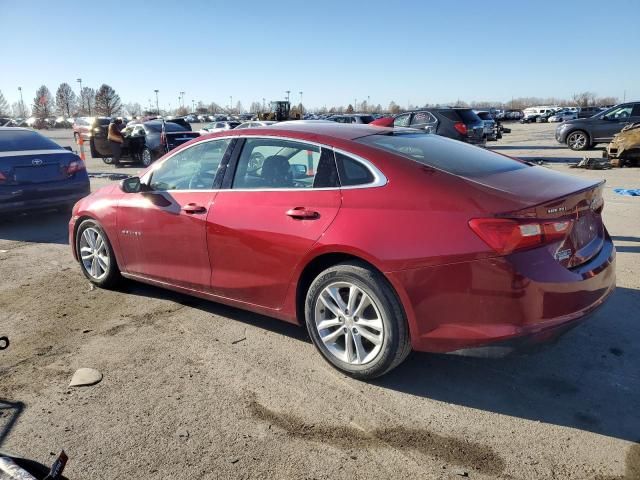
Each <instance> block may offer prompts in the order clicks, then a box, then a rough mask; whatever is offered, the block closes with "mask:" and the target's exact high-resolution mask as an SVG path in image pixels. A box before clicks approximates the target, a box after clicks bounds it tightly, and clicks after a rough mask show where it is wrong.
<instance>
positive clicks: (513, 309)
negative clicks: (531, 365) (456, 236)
mask: <svg viewBox="0 0 640 480" xmlns="http://www.w3.org/2000/svg"><path fill="white" fill-rule="evenodd" d="M542 255H543V253H541V252H540V251H538V250H535V249H534V250H530V251H526V252H521V253H518V254H513V255H511V256H509V257H498V258H491V259H485V260H476V261H473V262H464V263H459V264H451V265H444V266H438V267H429V268H422V269H415V270H407V271H403V272H393V273H392V274H390V275H391V276H392V278H391V280H392V282H393V283H394V284H396V285H397V283H396V282H399V283H400V288H398V287H396V288H398V290H400V291H401V292H402V293H401V297H402V300H403V303H404V304H405V310H406V311H407V316H408V318H409V326H410V330H411V343H412V347H413V349H414V350H418V351H426V352H442V353H445V352H457V353H461V352H460V351H463V352H462V353H469V352H464V351H465V350H468V349H477V348H478V347H490V346H493V347H494V348H493V349H494V350H495V349H496V348H497V349H498V350H505V349H508V350H513V349H515V348H523V347H527V346H531V345H537V344H540V343H544V342H548V341H551V340H553V339H554V338H556V337H557V336H559V335H561V334H562V333H564V332H565V331H567V330H569V329H570V328H572V327H573V326H575V325H577V324H578V323H579V322H581V321H583V320H584V319H586V318H587V316H588V315H589V314H591V313H593V312H594V311H595V310H596V309H598V308H599V307H600V306H602V305H603V304H604V302H605V301H606V299H607V298H608V297H609V295H610V294H611V293H612V292H613V291H614V289H615V248H614V246H613V242H612V241H611V239H610V238H609V237H608V236H607V238H606V240H605V242H604V245H603V248H602V249H601V250H600V252H599V253H598V255H596V256H595V257H594V258H592V259H591V260H590V261H588V262H587V263H585V264H583V265H581V266H580V267H578V268H577V269H573V270H569V269H567V268H565V267H563V266H562V265H560V264H559V263H557V262H549V261H547V260H546V259H544V258H543V257H542ZM490 350H491V349H490Z"/></svg>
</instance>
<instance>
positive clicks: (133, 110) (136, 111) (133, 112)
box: [122, 102, 142, 117]
mask: <svg viewBox="0 0 640 480" xmlns="http://www.w3.org/2000/svg"><path fill="white" fill-rule="evenodd" d="M122 110H123V111H124V113H125V114H126V115H127V116H131V117H138V116H140V115H142V106H141V105H140V104H139V103H138V102H133V103H125V104H124V105H122Z"/></svg>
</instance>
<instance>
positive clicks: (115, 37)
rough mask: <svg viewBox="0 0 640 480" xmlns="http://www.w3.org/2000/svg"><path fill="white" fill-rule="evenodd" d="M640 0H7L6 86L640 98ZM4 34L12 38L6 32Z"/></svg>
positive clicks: (255, 97)
mask: <svg viewBox="0 0 640 480" xmlns="http://www.w3.org/2000/svg"><path fill="white" fill-rule="evenodd" d="M148 5H152V8H150V7H149V6H148ZM639 20H640V1H638V0H619V1H618V0H606V1H603V0H598V1H591V0H583V1H573V0H567V1H561V0H555V1H546V0H537V1H533V0H532V1H520V0H510V1H508V2H506V1H502V0H490V1H481V0H473V1H467V0H454V1H446V0H440V1H428V0H422V1H413V0H403V1H401V2H400V1H372V0H370V1H358V0H341V1H335V0H320V1H304V0H303V1H300V0H297V1H288V0H287V1H278V0H261V1H253V0H235V1H230V0H224V1H195V0H191V1H189V2H181V1H176V0H172V1H164V0H154V1H153V2H146V1H138V2H136V1H131V0H129V1H125V2H119V1H117V0H109V1H104V2H94V1H90V2H77V1H65V0H56V1H51V0H50V1H33V0H30V1H20V2H17V1H15V0H0V32H1V33H2V35H1V37H2V40H1V41H0V62H1V65H2V66H1V67H0V72H1V73H0V91H2V92H3V94H4V96H5V97H6V98H7V100H8V101H9V102H14V101H16V100H17V99H18V91H17V87H18V86H22V88H23V93H24V96H25V102H28V103H31V102H32V99H33V97H34V95H35V90H36V88H37V87H38V86H40V85H41V84H43V83H44V84H46V85H47V86H48V87H49V89H50V90H51V91H52V93H55V89H56V88H57V87H58V85H59V84H60V83H61V82H68V83H69V84H71V85H72V87H73V88H74V89H77V86H78V84H77V83H76V79H77V78H78V77H81V78H82V80H83V85H84V86H92V87H94V88H96V87H98V86H99V85H100V84H102V83H108V84H110V85H111V86H112V87H114V88H115V89H116V91H117V92H118V93H119V94H120V96H121V98H122V100H123V101H124V102H133V101H137V102H139V103H141V104H142V105H143V106H144V105H146V104H148V100H149V99H154V100H153V101H154V102H155V94H154V93H153V90H154V89H159V90H160V94H159V96H160V104H161V108H166V107H168V105H169V103H171V106H172V107H174V108H175V106H176V104H177V101H178V95H179V92H180V91H185V92H187V93H186V95H185V97H186V100H187V101H188V102H190V100H192V99H193V100H195V101H196V102H197V101H198V100H202V101H204V102H206V103H208V102H211V101H215V102H217V103H219V104H221V105H227V104H228V103H229V97H230V96H233V103H234V104H235V103H236V102H237V101H238V100H240V101H241V102H242V103H243V105H244V107H245V108H246V107H248V106H249V104H250V103H251V102H252V101H260V102H261V101H262V98H263V97H264V98H266V99H267V101H269V100H276V99H281V98H283V97H284V96H285V93H284V91H285V90H291V92H292V94H291V99H292V100H293V101H295V102H297V101H298V100H299V94H298V92H299V91H303V92H304V93H303V100H304V104H305V105H306V106H308V107H319V106H323V105H326V106H327V107H330V106H332V105H346V104H348V103H352V102H353V101H354V99H356V98H357V99H358V102H360V101H361V100H363V99H366V97H367V96H369V97H370V99H371V102H373V103H375V104H377V103H380V104H382V105H383V106H386V105H388V104H389V102H390V101H391V100H394V101H395V102H396V103H399V104H401V105H406V104H407V103H408V102H410V103H412V104H418V105H422V104H424V103H427V102H430V103H438V102H450V101H455V100H457V99H461V100H466V101H470V100H497V101H508V100H510V99H511V97H512V96H513V97H520V96H538V97H548V96H555V97H570V96H571V95H572V94H573V93H576V92H581V91H593V92H595V93H597V94H598V95H599V96H616V97H619V98H620V99H621V100H622V97H623V94H624V92H625V91H626V98H627V100H630V99H632V100H634V99H635V100H638V99H640V47H639V45H640V22H639ZM8 39H10V40H8Z"/></svg>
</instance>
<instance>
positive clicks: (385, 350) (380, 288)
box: [305, 262, 411, 379]
mask: <svg viewBox="0 0 640 480" xmlns="http://www.w3.org/2000/svg"><path fill="white" fill-rule="evenodd" d="M305 320H306V324H307V330H308V331H309V335H310V337H311V340H312V341H313V343H314V345H315V346H316V348H317V349H318V350H319V351H320V353H321V354H322V356H323V357H324V358H325V359H326V360H327V361H328V362H329V363H330V364H331V365H333V366H334V367H336V368H337V369H338V370H341V371H342V372H344V373H346V374H348V375H351V376H353V377H355V378H359V379H371V378H375V377H379V376H380V375H383V374H385V373H386V372H388V371H389V370H391V369H393V368H395V367H396V366H397V365H399V364H400V363H401V362H402V361H403V360H404V359H405V358H406V357H407V355H408V354H409V352H410V351H411V346H410V342H409V329H408V327H407V321H406V318H405V315H404V310H403V308H402V306H401V305H400V302H399V300H398V299H397V297H396V294H395V292H394V291H393V289H392V288H391V286H390V285H389V283H388V282H387V280H386V279H385V278H384V277H383V276H382V274H381V273H379V272H377V271H376V270H374V269H372V268H371V267H369V266H367V265H366V264H364V263H360V262H345V263H340V264H338V265H335V266H333V267H331V268H328V269H327V270H325V271H323V272H322V273H320V275H318V276H317V277H316V279H315V280H314V281H313V282H312V283H311V286H310V287H309V290H308V292H307V297H306V302H305Z"/></svg>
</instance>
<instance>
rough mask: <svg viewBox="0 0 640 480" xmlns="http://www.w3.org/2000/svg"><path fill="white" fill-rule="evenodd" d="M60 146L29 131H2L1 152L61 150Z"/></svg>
mask: <svg viewBox="0 0 640 480" xmlns="http://www.w3.org/2000/svg"><path fill="white" fill-rule="evenodd" d="M60 148H61V147H60V145H58V144H57V143H55V142H54V141H52V140H49V139H48V138H47V137H44V136H42V135H40V134H39V133H36V132H31V131H29V130H3V131H0V152H14V151H23V150H60Z"/></svg>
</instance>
